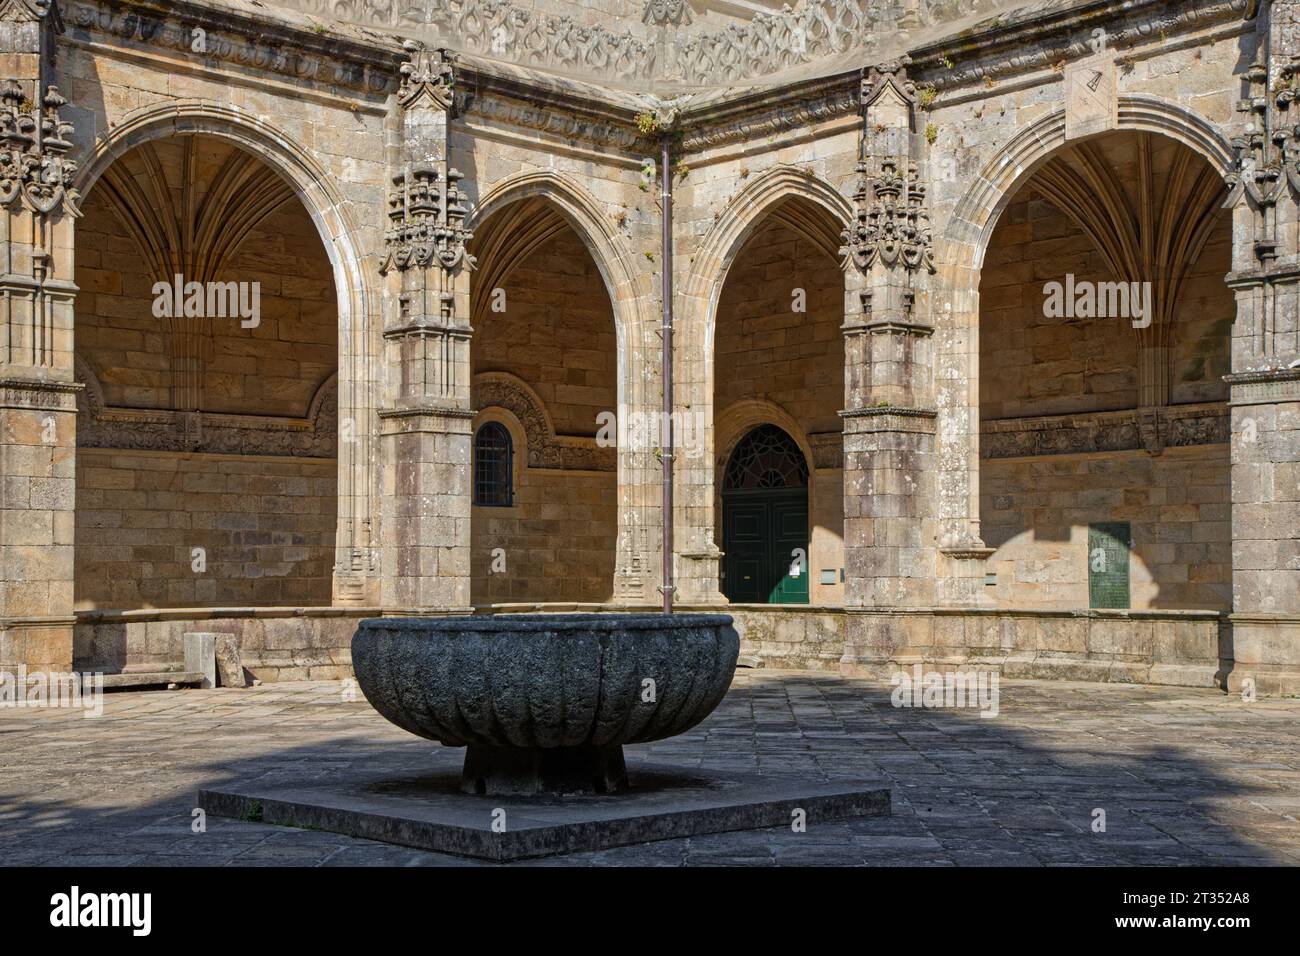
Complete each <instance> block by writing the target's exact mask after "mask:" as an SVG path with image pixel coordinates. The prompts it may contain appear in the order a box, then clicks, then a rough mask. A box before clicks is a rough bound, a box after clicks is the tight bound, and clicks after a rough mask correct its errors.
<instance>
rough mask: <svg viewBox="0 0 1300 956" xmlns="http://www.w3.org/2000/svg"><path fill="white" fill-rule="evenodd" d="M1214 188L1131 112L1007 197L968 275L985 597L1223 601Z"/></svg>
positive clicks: (1209, 175) (1227, 318)
mask: <svg viewBox="0 0 1300 956" xmlns="http://www.w3.org/2000/svg"><path fill="white" fill-rule="evenodd" d="M1225 194H1226V187H1225V186H1224V183H1223V181H1222V178H1221V177H1220V176H1219V174H1218V173H1217V172H1216V171H1215V170H1214V169H1212V168H1211V167H1210V165H1209V164H1208V163H1207V162H1206V161H1205V160H1204V159H1203V158H1201V157H1200V156H1199V155H1197V154H1196V153H1194V152H1193V151H1192V150H1191V149H1190V148H1188V147H1187V146H1185V145H1183V144H1182V143H1179V142H1177V141H1175V140H1173V139H1169V138H1166V137H1163V136H1160V135H1157V134H1153V133H1149V132H1146V131H1139V130H1128V131H1120V132H1114V133H1109V134H1105V135H1103V136H1101V137H1098V138H1095V139H1089V140H1084V141H1081V142H1078V143H1074V144H1070V145H1067V146H1065V147H1062V148H1060V149H1058V150H1057V151H1056V152H1055V153H1054V154H1053V155H1052V156H1051V157H1049V158H1048V159H1047V161H1046V162H1044V163H1043V164H1041V165H1040V166H1039V167H1038V168H1037V170H1036V171H1035V172H1034V173H1033V174H1032V175H1031V176H1030V177H1029V178H1028V179H1026V180H1025V181H1024V182H1023V183H1022V184H1021V185H1020V186H1019V188H1018V189H1017V190H1016V192H1015V193H1014V194H1013V195H1012V196H1011V197H1010V199H1009V201H1008V203H1007V204H1006V206H1005V208H1004V210H1003V212H1002V214H1001V217H1000V219H999V220H998V222H997V224H996V226H995V228H994V230H993V232H992V236H991V239H990V242H989V245H988V248H987V252H986V255H985V257H984V262H983V267H982V270H981V273H980V285H979V302H980V316H979V322H980V327H979V343H980V346H979V350H980V355H979V382H980V387H979V408H980V476H979V488H980V500H979V508H980V529H981V534H982V537H983V539H984V541H985V543H986V544H987V545H988V546H989V547H990V548H993V549H995V551H994V553H993V554H992V556H991V557H990V558H989V559H988V563H987V571H988V573H989V574H988V577H987V578H986V585H988V586H986V588H985V592H986V594H987V595H988V597H989V598H991V599H992V600H993V601H994V602H995V603H996V604H998V605H1000V606H1003V607H1009V608H1041V609H1067V608H1089V607H1091V608H1121V609H1122V608H1132V609H1151V610H1155V609H1198V610H1217V611H1222V610H1228V609H1230V608H1231V606H1232V596H1231V579H1232V572H1231V566H1232V559H1231V549H1232V535H1231V528H1230V515H1229V512H1230V492H1229V484H1230V482H1229V478H1230V469H1229V445H1228V410H1227V386H1226V385H1225V384H1224V381H1223V375H1225V374H1226V373H1227V372H1228V371H1229V368H1230V366H1229V339H1230V329H1231V324H1232V321H1233V317H1234V315H1235V312H1236V307H1235V303H1234V299H1233V296H1232V293H1231V291H1230V290H1229V289H1228V288H1227V286H1226V285H1225V284H1224V276H1225V274H1227V273H1228V272H1229V270H1230V268H1231V263H1230V257H1231V243H1232V235H1231V221H1230V217H1229V216H1227V215H1226V214H1223V213H1222V211H1221V206H1222V203H1223V199H1224V196H1225Z"/></svg>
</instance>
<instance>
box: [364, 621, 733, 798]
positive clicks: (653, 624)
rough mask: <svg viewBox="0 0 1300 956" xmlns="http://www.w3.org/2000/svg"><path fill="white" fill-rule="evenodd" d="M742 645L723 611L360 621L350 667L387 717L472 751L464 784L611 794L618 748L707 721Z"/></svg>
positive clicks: (489, 789)
mask: <svg viewBox="0 0 1300 956" xmlns="http://www.w3.org/2000/svg"><path fill="white" fill-rule="evenodd" d="M739 651H740V639H739V636H738V635H737V633H736V630H735V628H734V627H732V620H731V618H730V617H729V616H727V615H723V614H673V615H663V614H534V615H524V614H503V615H475V616H461V617H441V618H435V617H424V618H397V617H389V618H371V619H367V620H363V621H362V622H361V623H360V626H359V627H358V629H357V632H356V634H355V635H354V636H353V638H352V666H353V670H354V671H355V673H356V677H357V682H358V684H360V686H361V690H362V692H363V693H364V694H365V695H366V699H367V700H369V701H370V703H371V705H372V706H373V707H374V708H375V709H376V710H377V711H379V713H381V714H382V715H383V716H384V717H386V718H387V719H388V720H390V721H392V722H393V723H394V724H396V725H397V726H399V727H401V728H402V729H404V730H407V731H410V732H411V733H413V734H417V735H419V736H421V737H426V738H428V739H430V740H436V741H438V742H440V743H442V744H445V745H446V746H449V747H468V748H469V750H468V752H467V754H466V758H465V767H464V770H463V772H462V789H464V790H466V791H468V792H472V793H514V794H526V793H568V792H585V793H593V792H594V793H610V792H615V791H618V790H622V789H625V788H626V786H627V774H626V769H625V766H624V762H623V753H622V745H623V744H629V743H643V742H646V741H652V740H662V739H664V738H666V737H672V736H675V735H677V734H680V733H683V732H684V731H687V730H689V729H691V728H692V727H694V726H695V725H696V724H698V723H699V722H700V721H702V720H703V719H704V718H705V717H707V716H708V715H709V714H710V713H711V712H712V711H713V709H714V708H715V707H717V706H718V704H719V703H720V702H721V700H722V698H723V696H724V695H725V694H726V692H727V688H728V687H729V686H730V685H731V679H732V676H733V675H734V673H735V668H736V657H737V655H738V654H739Z"/></svg>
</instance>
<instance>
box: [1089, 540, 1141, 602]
mask: <svg viewBox="0 0 1300 956" xmlns="http://www.w3.org/2000/svg"><path fill="white" fill-rule="evenodd" d="M1132 543H1133V540H1132V536H1131V532H1130V529H1129V525H1128V522H1127V521H1115V522H1108V523H1103V524H1090V525H1088V606H1089V607H1096V608H1126V607H1128V606H1129V603H1130V596H1129V575H1128V563H1129V561H1128V555H1129V548H1130V547H1131V546H1132Z"/></svg>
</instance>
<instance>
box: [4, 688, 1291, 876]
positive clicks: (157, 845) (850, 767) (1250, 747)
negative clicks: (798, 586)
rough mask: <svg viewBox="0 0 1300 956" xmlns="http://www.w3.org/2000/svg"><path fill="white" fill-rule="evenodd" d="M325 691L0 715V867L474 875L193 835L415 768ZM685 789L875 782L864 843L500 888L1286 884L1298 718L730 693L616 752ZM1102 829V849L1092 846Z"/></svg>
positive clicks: (742, 848) (404, 748)
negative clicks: (851, 869) (673, 776)
mask: <svg viewBox="0 0 1300 956" xmlns="http://www.w3.org/2000/svg"><path fill="white" fill-rule="evenodd" d="M346 690H347V685H345V684H341V683H337V682H313V683H289V684H284V683H282V684H273V685H262V686H259V687H255V688H249V689H247V690H209V691H199V690H181V691H152V692H135V693H117V694H109V695H107V696H106V698H105V707H104V715H103V717H102V718H99V719H87V718H85V717H83V716H82V714H81V712H79V711H73V710H33V709H20V710H0V769H2V770H3V776H0V838H2V839H0V861H2V862H3V863H4V864H6V865H74V866H88V865H112V866H117V865H132V866H138V865H147V866H157V865H187V866H225V865H230V866H276V865H308V866H313V865H323V866H349V865H412V866H420V865H461V866H463V865H478V864H476V863H474V862H473V861H468V860H463V859H459V858H456V857H448V856H442V855H439V854H434V853H427V852H422V851H417V850H410V849H405V848H401V847H392V846H386V845H383V844H378V843H373V842H368V841H364V840H355V839H350V838H347V837H342V836H338V835H335V834H330V833H324V832H320V831H309V830H294V829H285V828H280V827H274V826H268V825H263V824H257V823H247V822H241V821H232V820H222V819H216V818H209V819H208V821H207V832H206V833H201V834H195V833H192V832H191V810H192V808H193V807H194V805H195V802H194V801H195V793H196V791H197V790H198V789H199V788H200V787H205V786H212V785H216V784H220V783H224V782H228V781H230V780H233V779H238V778H243V777H251V776H257V775H259V774H263V773H268V772H275V773H282V772H284V771H286V770H295V769H298V768H301V772H303V773H306V774H313V773H314V774H318V775H334V774H337V773H339V772H341V771H344V770H346V769H348V768H349V767H353V766H357V765H359V764H363V763H367V762H372V761H373V760H375V759H376V757H377V756H378V757H382V759H384V760H391V761H396V762H399V763H402V764H408V763H409V764H410V765H413V766H418V765H419V763H420V761H421V760H422V759H427V758H426V755H427V753H428V750H429V748H430V747H433V746H435V745H433V744H430V743H427V742H425V741H421V740H419V739H416V738H413V737H411V736H409V735H407V734H405V733H403V732H402V731H400V730H399V729H397V728H396V727H394V726H392V725H390V724H389V723H388V722H387V721H385V720H384V719H383V718H381V717H380V716H379V715H378V714H376V713H375V712H374V711H373V710H372V709H371V708H370V707H369V705H368V704H366V703H365V701H364V699H362V698H359V697H358V699H357V700H356V701H349V700H347V699H346V697H347V693H346ZM629 751H630V752H631V753H639V754H643V755H644V754H649V755H653V756H654V757H656V758H662V759H665V760H672V761H674V762H679V763H682V764H686V765H690V766H697V767H699V766H704V767H712V768H716V769H718V770H724V769H729V770H743V771H755V770H758V771H760V772H763V773H772V774H802V775H808V776H811V777H817V778H819V779H823V778H830V777H854V776H860V775H870V774H873V773H880V774H884V775H885V776H887V777H888V778H889V779H890V781H891V782H892V784H893V787H894V812H893V815H892V816H891V817H888V818H884V819H869V820H859V821H854V822H848V823H836V824H820V825H818V824H815V823H814V824H813V825H811V826H810V827H809V829H808V831H807V832H806V833H793V832H791V831H790V830H789V829H786V828H781V829H777V830H763V831H755V832H747V833H730V834H721V835H717V836H710V837H705V838H694V839H689V840H673V841H665V842H660V843H653V844H646V845H642V846H635V847H627V848H622V849H617V850H607V851H602V852H599V853H584V854H576V855H573V856H568V857H562V858H552V859H546V860H536V861H532V862H530V863H527V864H515V865H533V866H538V865H541V866H546V865H557V864H558V865H566V864H567V865H577V864H581V865H612V866H627V865H655V866H676V865H688V866H695V865H719V864H721V865H744V866H770V865H782V866H791V865H793V866H799V865H835V866H840V865H863V864H866V865H887V866H910V865H918V866H951V865H959V866H978V865H991V864H992V865H997V864H1004V865H1025V866H1036V865H1062V864H1067V865H1076V864H1077V865H1098V864H1113V865H1132V864H1150V865H1167V864H1175V865H1185V864H1202V865H1203V864H1226V865H1237V864H1274V865H1278V864H1280V865H1296V864H1298V863H1300V820H1298V819H1297V818H1298V817H1300V701H1298V700H1295V699H1281V700H1272V699H1266V700H1259V701H1256V702H1252V703H1245V702H1243V701H1242V700H1241V699H1240V698H1239V697H1235V696H1224V695H1222V694H1220V693H1217V692H1212V691H1202V690H1188V689H1181V688H1154V687H1133V686H1121V685H1102V684H1081V683H1064V682H1028V681H1004V682H1002V686H1001V701H1000V709H999V714H998V716H997V717H995V718H991V719H984V718H981V717H980V716H979V714H978V712H977V711H974V710H933V709H930V710H917V709H902V708H895V707H893V706H891V704H890V688H889V687H888V686H885V685H882V684H879V683H875V682H871V681H864V680H849V679H845V678H841V677H838V676H834V675H824V674H811V673H806V672H780V671H746V670H742V671H740V672H739V673H738V674H737V678H736V681H735V684H734V685H733V687H732V690H731V692H730V694H729V695H728V696H727V699H726V701H725V702H724V703H723V705H722V706H721V707H719V709H718V710H717V711H716V712H715V713H714V715H713V716H711V717H710V718H709V719H708V720H707V721H706V722H705V723H704V724H702V725H701V726H700V727H697V728H696V729H695V730H694V731H693V732H691V733H689V734H686V735H683V736H681V737H678V738H674V739H672V740H669V741H664V742H662V743H659V744H652V745H642V746H637V747H632V748H629ZM1096 808H1101V809H1103V810H1105V814H1106V832H1105V833H1094V832H1092V829H1091V824H1092V821H1093V811H1094V809H1096Z"/></svg>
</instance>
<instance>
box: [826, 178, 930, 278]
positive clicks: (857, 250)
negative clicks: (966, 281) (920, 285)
mask: <svg viewBox="0 0 1300 956" xmlns="http://www.w3.org/2000/svg"><path fill="white" fill-rule="evenodd" d="M858 176H859V179H858V184H857V187H856V188H855V189H854V190H853V203H854V207H855V214H854V218H853V222H852V223H850V225H849V227H848V228H847V229H845V230H844V233H843V236H842V238H843V241H844V245H843V246H842V247H841V248H840V255H842V256H843V257H844V265H845V267H847V266H848V265H849V264H852V265H855V266H857V267H858V269H859V270H861V271H862V272H866V271H867V270H868V269H870V268H871V267H872V266H873V265H874V264H875V263H876V262H880V263H883V264H884V265H887V266H894V265H897V264H901V265H902V266H903V267H904V268H905V269H907V270H908V271H909V272H914V271H916V270H918V269H924V270H926V271H927V272H930V273H933V272H934V271H935V265H934V248H933V242H932V239H931V235H930V213H929V210H928V209H927V208H926V201H925V199H926V190H925V184H924V183H923V182H921V181H920V179H919V178H918V177H917V171H916V166H915V165H914V164H913V163H912V162H911V161H909V160H906V159H901V160H900V159H893V158H889V159H884V160H882V161H881V163H880V169H879V171H878V172H877V173H876V175H874V176H873V175H871V173H870V166H869V164H868V163H866V162H862V163H859V164H858Z"/></svg>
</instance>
